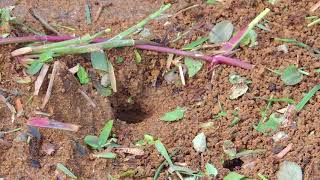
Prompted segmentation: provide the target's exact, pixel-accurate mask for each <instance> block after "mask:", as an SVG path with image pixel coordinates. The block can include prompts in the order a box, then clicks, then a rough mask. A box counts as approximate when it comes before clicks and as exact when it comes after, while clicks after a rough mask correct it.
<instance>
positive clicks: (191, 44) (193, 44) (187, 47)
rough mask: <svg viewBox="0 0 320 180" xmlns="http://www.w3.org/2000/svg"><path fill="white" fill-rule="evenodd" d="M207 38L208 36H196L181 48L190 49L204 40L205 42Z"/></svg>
mask: <svg viewBox="0 0 320 180" xmlns="http://www.w3.org/2000/svg"><path fill="white" fill-rule="evenodd" d="M208 39H209V38H208V37H201V38H198V39H197V40H195V41H192V42H191V43H190V44H187V45H186V46H185V47H183V48H182V50H192V49H194V48H196V47H197V46H200V45H201V44H203V43H204V42H206V41H207V40H208Z"/></svg>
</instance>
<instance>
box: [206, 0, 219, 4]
mask: <svg viewBox="0 0 320 180" xmlns="http://www.w3.org/2000/svg"><path fill="white" fill-rule="evenodd" d="M216 2H217V0H207V4H215V3H216Z"/></svg>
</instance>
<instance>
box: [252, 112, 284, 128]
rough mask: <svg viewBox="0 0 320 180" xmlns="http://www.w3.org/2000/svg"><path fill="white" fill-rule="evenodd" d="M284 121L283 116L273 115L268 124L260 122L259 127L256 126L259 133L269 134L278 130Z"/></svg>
mask: <svg viewBox="0 0 320 180" xmlns="http://www.w3.org/2000/svg"><path fill="white" fill-rule="evenodd" d="M283 121H284V117H283V116H282V115H279V116H278V115H276V114H274V113H273V114H271V115H270V117H269V120H268V121H267V122H265V123H264V122H262V121H260V122H259V123H258V125H257V126H254V129H256V130H257V131H259V132H262V133H268V132H270V130H271V131H275V130H277V128H278V126H279V125H280V124H281V123H282V122H283Z"/></svg>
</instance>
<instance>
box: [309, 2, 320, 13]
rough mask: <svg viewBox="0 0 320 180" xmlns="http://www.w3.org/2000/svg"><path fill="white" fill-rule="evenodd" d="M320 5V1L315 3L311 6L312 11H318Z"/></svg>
mask: <svg viewBox="0 0 320 180" xmlns="http://www.w3.org/2000/svg"><path fill="white" fill-rule="evenodd" d="M319 7H320V1H319V2H317V3H316V4H315V5H313V6H312V7H311V8H310V11H311V12H314V11H316V10H317V9H318V8H319Z"/></svg>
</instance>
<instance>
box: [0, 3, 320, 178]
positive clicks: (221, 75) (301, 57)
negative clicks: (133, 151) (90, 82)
mask: <svg viewBox="0 0 320 180" xmlns="http://www.w3.org/2000/svg"><path fill="white" fill-rule="evenodd" d="M316 1H317V0H310V1H309V0H301V1H293V0H292V1H289V0H288V1H280V2H279V3H278V4H276V5H275V6H271V5H270V4H269V3H267V2H266V1H262V0H259V1H247V0H240V1H232V0H227V1H226V2H225V3H224V4H223V5H221V4H217V5H210V6H209V5H207V4H205V3H203V2H204V1H202V0H195V1H188V0H181V1H178V2H177V3H174V4H173V7H172V8H171V9H170V11H169V13H173V12H176V11H178V10H180V9H182V8H184V7H187V6H190V5H192V4H196V3H199V4H201V5H200V6H199V7H197V8H193V9H190V10H188V11H186V12H183V13H181V14H179V15H177V16H176V17H174V18H170V19H167V20H168V21H169V22H170V23H171V24H170V25H169V26H166V27H164V26H163V25H164V23H165V22H166V20H159V21H152V22H151V23H150V24H148V25H147V28H148V29H149V30H150V31H151V33H152V36H153V37H152V38H151V39H160V40H161V39H163V37H165V35H166V38H168V39H167V40H169V41H171V40H173V39H175V38H176V34H177V33H178V32H184V31H186V30H188V29H189V28H190V27H191V24H192V23H194V22H195V23H205V24H215V23H217V22H219V21H222V20H226V19H227V20H230V21H232V22H233V24H234V25H235V28H236V29H239V28H240V27H242V26H243V25H245V24H247V23H249V22H250V20H251V19H253V18H254V17H255V16H256V15H257V14H258V13H259V12H261V10H263V9H264V8H266V7H269V8H271V9H272V11H273V12H272V13H270V15H268V17H267V19H268V21H269V26H270V28H271V29H272V31H273V32H272V33H268V32H265V31H262V30H260V29H257V30H256V31H257V33H258V42H259V45H258V46H257V47H255V48H246V47H244V48H243V49H242V50H241V51H239V52H237V53H236V57H237V58H240V59H243V60H245V61H248V62H250V63H252V64H254V65H256V67H255V69H254V70H253V71H248V70H243V69H239V68H235V67H230V66H225V65H222V66H219V67H218V68H216V69H215V76H214V79H211V73H209V72H208V71H207V69H208V68H207V66H206V67H204V68H203V69H202V70H201V71H200V73H198V74H197V75H196V76H195V77H193V78H189V79H187V80H186V86H184V87H182V86H180V85H175V84H167V83H166V81H164V79H163V78H162V77H160V78H159V77H158V74H159V73H157V75H156V76H154V73H152V72H153V71H158V72H160V74H162V72H163V71H164V69H165V66H166V59H167V57H166V55H164V54H157V53H154V52H141V55H142V56H143V60H142V62H141V64H139V65H137V64H136V63H135V60H134V59H135V55H134V52H133V49H132V48H123V49H119V50H110V51H107V54H108V57H109V58H110V59H111V61H115V60H116V58H117V57H118V56H121V57H123V58H124V60H125V61H124V62H123V63H120V64H116V63H114V68H115V73H116V77H117V85H118V93H116V94H114V95H113V96H112V97H110V98H105V97H101V96H100V95H98V94H97V93H96V91H95V90H93V89H92V88H88V89H87V91H86V93H87V94H88V95H89V96H90V97H91V98H93V100H94V101H95V102H96V104H97V108H95V109H93V108H92V107H91V106H89V105H88V104H87V101H86V100H85V99H84V98H83V97H82V96H81V94H79V93H77V91H76V90H77V88H79V83H78V82H77V80H76V79H75V77H74V76H72V75H70V74H69V73H68V72H67V71H66V68H65V69H64V70H65V71H61V72H59V73H60V74H59V75H58V78H57V79H56V80H55V85H54V88H53V93H52V96H51V98H50V100H49V103H48V105H47V107H46V108H45V110H44V111H45V112H48V113H49V114H53V117H52V118H53V119H56V120H60V121H63V122H68V123H74V124H79V125H80V126H81V128H80V130H79V131H78V132H76V133H74V132H65V131H59V130H52V129H40V132H41V135H42V141H43V143H53V144H55V145H56V147H57V149H56V152H55V154H54V155H53V156H42V155H41V154H37V153H35V154H34V155H33V153H34V152H32V151H31V152H29V146H30V145H27V144H26V143H22V142H17V141H13V139H14V138H15V136H16V135H17V134H16V133H11V134H6V135H5V137H4V140H5V141H7V142H12V146H11V148H9V149H6V148H4V147H3V146H1V147H0V177H4V178H5V179H19V178H30V179H50V178H52V177H60V178H61V177H64V175H63V174H61V173H59V172H55V169H54V167H55V164H56V163H63V164H65V165H66V166H67V167H68V168H70V170H71V171H72V172H74V173H75V175H76V176H77V177H79V178H80V179H98V178H99V179H107V177H108V174H109V173H110V174H112V175H113V176H115V177H117V176H118V175H119V174H120V173H121V172H125V171H127V170H130V169H136V170H137V171H136V173H135V174H134V175H133V176H134V177H133V179H148V178H150V177H152V176H153V175H154V173H155V171H156V168H157V167H158V166H159V165H160V164H161V162H162V161H163V158H159V154H158V153H157V151H156V150H155V149H154V147H153V146H147V147H146V148H145V149H144V151H145V154H144V155H143V156H141V157H134V158H133V157H131V156H126V155H124V156H119V157H118V158H116V159H115V160H105V159H91V158H90V157H89V156H88V155H87V153H86V152H90V150H89V149H87V148H85V149H83V148H82V146H81V144H83V138H84V136H85V135H87V134H95V135H97V134H98V133H99V130H100V129H101V128H102V127H103V125H104V123H105V122H106V120H108V119H112V118H114V117H115V116H118V117H124V116H128V115H130V114H121V115H119V114H117V113H121V112H123V111H124V110H128V112H132V111H130V110H134V111H139V112H141V113H143V114H144V115H143V116H141V119H140V120H139V122H138V123H130V124H129V123H126V122H124V121H119V120H116V121H115V126H114V131H113V132H114V134H116V136H117V137H118V143H119V144H121V145H123V146H124V147H130V146H131V145H132V143H133V142H135V141H137V140H140V139H143V135H144V134H146V133H147V134H151V135H153V136H154V137H155V138H159V139H161V141H162V143H163V144H164V145H165V146H166V147H167V148H168V150H169V153H170V152H172V151H173V150H174V149H175V148H179V149H180V151H179V153H178V154H177V155H176V156H175V157H174V158H173V160H174V161H175V162H179V163H186V164H187V166H188V167H190V168H192V169H194V170H202V171H204V168H205V163H206V162H210V163H212V164H214V165H215V166H216V168H217V169H218V171H219V174H218V176H217V179H222V178H223V177H224V176H225V175H227V174H228V172H229V170H228V169H226V168H223V164H222V163H221V162H220V157H224V153H223V149H222V142H223V141H225V140H231V141H232V142H234V144H235V146H236V148H237V150H241V149H266V150H267V151H266V153H265V154H262V155H259V156H257V159H255V165H254V166H252V167H251V168H242V169H241V168H237V172H238V173H240V174H243V175H245V176H247V177H252V178H257V173H261V174H263V175H265V176H267V177H269V178H270V179H274V178H275V176H276V172H277V170H278V168H279V164H280V163H281V162H282V161H284V160H287V161H293V162H296V163H297V164H298V165H299V166H300V167H301V168H302V169H303V172H304V177H305V178H307V179H308V178H309V179H310V178H311V177H314V176H319V174H320V171H319V167H320V163H319V160H318V159H319V158H318V157H319V152H320V146H319V137H320V134H319V131H320V126H319V123H318V120H319V118H318V117H320V111H319V103H320V98H319V96H315V97H314V98H313V99H312V100H311V101H310V103H309V104H307V105H306V106H305V108H304V109H303V110H302V111H300V112H299V114H298V116H294V117H293V118H294V119H293V120H294V121H296V122H297V124H296V128H290V127H286V128H283V129H282V130H283V131H286V133H287V134H288V136H289V138H288V139H287V140H286V142H281V141H280V142H279V143H277V144H275V143H272V140H271V138H272V136H265V135H263V134H261V133H258V132H257V131H255V130H254V129H253V125H254V124H257V123H258V121H259V119H260V110H261V108H262V107H265V106H266V103H267V102H265V101H264V100H259V99H253V98H252V97H257V96H258V97H270V96H271V95H273V97H288V98H293V99H294V100H295V101H296V102H298V101H299V100H300V99H301V98H302V97H303V95H302V94H303V92H306V91H307V90H308V89H311V88H312V87H313V86H314V85H315V84H316V83H317V82H318V78H319V77H317V74H315V73H311V74H310V76H308V78H304V80H303V81H302V82H301V83H299V84H298V85H295V86H285V85H284V84H283V83H282V82H281V80H280V79H279V78H278V77H276V76H275V75H274V74H273V73H271V72H269V71H267V70H265V67H268V68H270V69H278V68H280V69H281V68H283V67H287V66H288V65H290V64H297V65H298V66H299V67H308V68H310V70H313V69H315V68H319V66H318V65H317V64H316V63H317V61H319V60H318V59H316V58H315V57H313V56H312V55H310V53H309V52H308V51H307V50H305V49H301V48H299V47H296V46H291V45H289V49H290V51H289V52H288V53H286V54H285V53H282V52H278V51H277V48H276V47H277V46H278V45H280V44H279V42H275V41H273V40H272V38H274V37H291V38H295V39H298V40H300V41H303V42H306V43H308V44H310V45H315V46H316V47H319V42H320V36H319V27H320V26H314V27H312V28H308V27H307V26H306V23H305V22H304V16H306V15H308V10H309V8H310V7H311V6H312V5H313V4H315V3H316ZM86 2H87V1H86V0H70V1H47V0H38V1H35V0H29V1H26V0H20V1H14V0H10V1H3V2H1V3H0V7H5V6H7V5H13V4H15V6H16V8H15V9H14V16H16V17H17V18H19V19H22V20H25V21H26V23H27V24H29V25H30V26H32V27H33V28H35V29H38V30H42V27H41V25H40V24H39V23H38V22H37V21H36V20H34V19H33V18H32V17H31V15H30V14H28V9H29V8H31V6H33V7H36V8H37V9H38V10H39V13H41V14H43V15H45V18H46V19H47V20H48V22H49V23H57V24H62V25H66V26H71V27H73V28H76V32H75V33H76V34H78V35H80V34H85V33H91V34H92V33H93V32H97V31H99V30H101V29H103V28H106V27H110V28H112V30H113V31H112V33H111V34H110V36H108V37H111V35H115V34H117V33H119V32H121V31H123V30H124V29H126V28H128V27H130V26H131V25H133V24H135V23H136V22H138V20H140V19H142V18H143V17H145V16H147V15H148V14H150V13H151V12H153V11H155V10H156V9H158V8H159V7H160V5H161V3H162V1H156V2H151V1H143V0H133V1H113V3H112V6H110V7H108V8H106V10H104V11H103V12H102V14H101V16H100V18H99V20H98V21H97V22H96V23H93V24H91V25H90V26H88V25H87V24H86V21H85V15H84V5H85V3H86ZM89 2H90V3H91V4H92V13H95V12H96V10H97V9H98V6H97V5H96V4H95V3H94V1H89ZM132 4H134V6H132ZM235 8H237V10H235ZM315 14H316V15H318V16H319V15H320V14H319V12H315ZM119 22H121V23H119ZM59 32H61V33H63V34H72V33H73V32H68V31H67V30H66V29H59ZM204 32H206V30H202V29H200V30H195V31H192V33H191V34H189V35H187V36H186V37H185V38H183V39H181V40H179V41H177V42H175V43H171V44H169V45H170V46H171V47H175V48H181V47H184V46H185V45H186V44H188V43H190V42H191V41H193V40H195V39H197V37H199V36H203V35H206V34H205V33H204ZM21 34H23V33H19V35H21ZM166 38H165V39H166ZM15 48H17V47H15V46H13V45H8V46H3V47H0V72H1V82H0V88H3V89H8V90H15V89H17V90H19V91H20V92H21V94H22V95H21V97H20V98H21V101H22V103H23V105H24V109H25V112H26V117H19V118H17V120H16V121H15V123H14V124H12V123H11V120H10V118H11V114H10V111H9V110H8V109H7V108H6V107H5V106H4V105H3V104H0V130H1V131H2V130H7V129H14V128H16V127H21V126H22V127H23V128H24V129H26V127H25V122H26V120H27V119H28V118H29V117H30V116H32V115H33V114H32V113H33V111H34V110H35V109H36V108H37V107H39V106H40V105H41V103H42V98H43V97H44V94H45V90H46V88H47V83H48V79H47V80H45V83H44V85H43V86H44V87H42V88H41V89H40V93H39V97H34V100H33V101H32V103H31V105H28V106H27V105H26V104H27V100H28V98H29V97H30V95H32V93H33V86H30V85H26V84H17V83H15V81H14V80H13V79H12V77H15V76H23V67H21V65H19V64H18V63H17V60H16V59H12V58H10V54H9V53H10V52H11V51H12V50H14V49H15ZM57 60H60V61H61V62H64V63H65V64H67V67H68V68H71V67H74V66H75V65H76V64H77V63H81V64H82V65H86V67H90V60H89V59H87V58H86V57H85V56H75V57H72V56H67V57H63V58H59V59H57ZM49 72H51V69H50V70H49ZM232 73H237V74H240V75H242V76H245V77H247V78H248V79H251V80H252V84H250V88H249V91H248V92H247V93H246V94H245V95H243V96H242V97H240V98H239V99H237V100H230V99H229V90H230V88H231V85H230V84H229V83H228V77H229V75H230V74H232ZM211 81H212V82H213V85H212V87H211V88H210V87H209V86H208V85H209V84H210V82H211ZM154 82H157V86H154V85H153V84H154ZM89 87H90V86H89ZM129 97H132V99H133V101H134V105H133V104H131V103H128V101H127V100H128V98H129ZM218 100H219V101H220V102H221V103H222V104H223V106H224V109H225V110H226V111H227V112H228V114H231V112H232V110H234V109H235V108H236V107H238V108H239V114H238V117H239V118H240V119H241V121H240V122H239V123H238V124H237V125H235V126H233V127H230V124H231V121H232V116H227V117H222V118H220V119H219V120H216V121H213V126H212V127H211V128H209V129H204V130H203V131H204V133H205V134H206V137H207V151H206V152H204V153H202V154H201V155H202V156H200V154H199V153H197V152H195V150H194V149H193V146H192V139H193V138H194V137H195V136H196V135H197V134H198V133H199V131H200V125H201V124H202V123H204V122H207V121H210V120H211V118H212V116H214V115H216V111H215V109H217V108H216V107H217V103H218ZM283 105H284V104H282V103H275V104H274V105H273V107H272V109H271V110H272V111H275V110H277V109H280V108H282V107H283ZM177 106H181V107H186V108H187V109H188V110H187V111H186V113H185V117H184V119H183V120H181V121H178V122H174V123H167V122H163V121H160V120H159V117H160V116H161V115H163V114H164V113H166V112H169V111H170V110H172V109H174V108H175V107H177ZM111 107H112V108H111ZM137 108H138V109H137ZM136 121H138V120H136ZM312 131H313V132H314V133H313V134H310V132H312ZM75 141H77V142H79V143H80V144H78V145H75ZM288 142H289V143H293V145H294V147H295V148H294V149H292V150H291V151H290V152H289V153H288V154H286V156H285V157H284V158H283V159H280V160H278V159H275V158H274V153H275V151H277V147H280V146H281V147H285V146H286V145H287V144H288ZM79 147H81V148H79ZM37 148H41V145H40V144H39V145H37ZM79 149H80V150H79ZM79 151H81V152H80V154H81V155H79ZM83 152H84V153H83ZM30 153H31V154H32V155H31V154H30ZM30 155H31V156H30ZM33 156H36V157H37V159H35V160H37V161H39V163H40V164H41V167H40V169H36V168H33V167H32V166H31V165H30V157H33ZM160 179H165V173H161V175H160Z"/></svg>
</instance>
